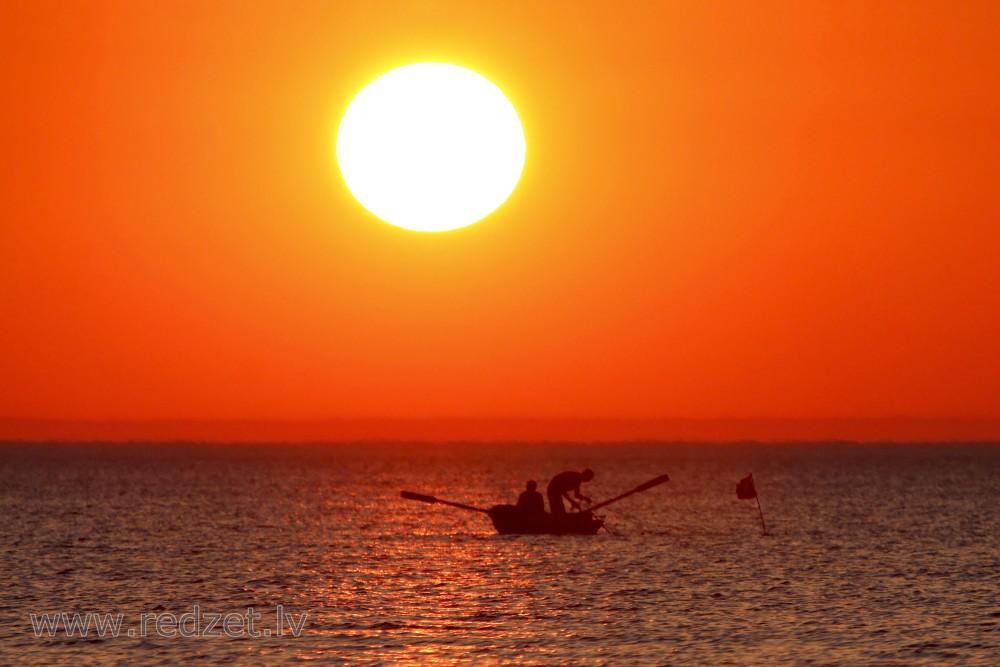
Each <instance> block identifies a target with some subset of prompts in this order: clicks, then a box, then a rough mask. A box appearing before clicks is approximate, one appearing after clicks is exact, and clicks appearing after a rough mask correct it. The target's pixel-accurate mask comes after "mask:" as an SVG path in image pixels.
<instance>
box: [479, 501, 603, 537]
mask: <svg viewBox="0 0 1000 667" xmlns="http://www.w3.org/2000/svg"><path fill="white" fill-rule="evenodd" d="M489 516H490V519H491V520H492V521H493V527H494V528H496V529H497V532H498V533H500V534H501V535H596V534H597V531H599V530H600V529H601V527H602V526H604V520H603V519H600V518H598V517H596V516H594V514H593V512H572V513H570V514H563V515H562V516H560V517H553V516H552V515H551V514H549V513H548V512H529V511H527V510H524V509H521V508H520V507H518V506H516V505H497V506H495V507H493V508H491V509H490V511H489Z"/></svg>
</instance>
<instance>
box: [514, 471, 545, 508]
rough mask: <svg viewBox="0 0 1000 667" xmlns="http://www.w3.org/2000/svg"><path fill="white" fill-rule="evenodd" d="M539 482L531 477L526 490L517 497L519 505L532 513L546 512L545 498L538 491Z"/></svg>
mask: <svg viewBox="0 0 1000 667" xmlns="http://www.w3.org/2000/svg"><path fill="white" fill-rule="evenodd" d="M537 489H538V482H536V481H535V480H533V479H529V480H528V483H527V484H526V485H525V489H524V491H522V492H521V495H520V496H518V498H517V506H518V507H520V508H521V509H522V510H524V511H526V512H531V513H532V514H542V513H544V512H545V500H543V499H542V494H540V493H539V492H538V491H537Z"/></svg>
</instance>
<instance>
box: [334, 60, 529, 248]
mask: <svg viewBox="0 0 1000 667" xmlns="http://www.w3.org/2000/svg"><path fill="white" fill-rule="evenodd" d="M524 150H525V144H524V130H523V129H522V128H521V121H520V119H519V118H518V117H517V112H516V111H514V107H513V106H512V105H511V103H510V102H509V101H507V98H506V97H504V94H503V93H502V92H500V89H499V88H497V87H496V86H495V85H493V84H492V83H490V82H489V81H487V80H486V79H485V78H484V77H482V76H480V75H479V74H476V73H475V72H472V71H469V70H467V69H465V68H462V67H457V66H455V65H446V64H442V63H419V64H416V65H406V66H405V67H400V68H399V69H394V70H392V71H391V72H388V73H386V74H383V75H382V76H380V77H379V78H377V79H375V80H374V81H372V82H371V83H370V84H368V85H367V86H365V88H364V89H363V90H362V91H361V92H360V93H358V94H357V96H356V97H355V98H354V100H353V101H351V104H350V105H349V106H348V107H347V111H346V112H345V113H344V117H343V118H342V119H341V121H340V127H339V128H338V130H337V162H338V164H339V165H340V171H341V173H342V174H343V175H344V181H345V182H346V183H347V188H348V189H349V190H350V191H351V194H353V195H354V197H355V198H356V199H357V200H358V201H359V202H361V205H362V206H364V207H365V208H366V209H368V210H369V211H371V212H372V213H374V214H375V215H376V216H378V217H379V218H381V219H382V220H385V221H386V222H388V223H391V224H393V225H396V226H398V227H404V228H406V229H413V230H417V231H423V232H441V231H445V230H449V229H456V228H458V227H464V226H466V225H470V224H472V223H474V222H476V221H478V220H481V219H482V218H484V217H485V216H487V215H489V214H490V213H491V212H492V211H494V210H495V209H496V208H497V207H498V206H500V204H502V203H503V202H504V201H505V200H506V199H507V197H508V196H510V193H511V192H513V190H514V186H516V185H517V181H518V179H519V178H520V176H521V169H522V168H523V167H524Z"/></svg>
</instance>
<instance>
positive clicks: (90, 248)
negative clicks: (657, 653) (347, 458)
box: [0, 0, 1000, 435]
mask: <svg viewBox="0 0 1000 667" xmlns="http://www.w3.org/2000/svg"><path fill="white" fill-rule="evenodd" d="M997 44H1000V3H997V2H995V1H993V0H988V1H983V2H971V1H968V2H954V3H952V2H936V1H935V2H929V1H928V2H922V1H912V2H875V1H871V2H791V1H789V2H764V3H747V2H718V3H706V2H653V3H646V2H641V3H640V2H635V3H629V4H625V5H622V4H620V3H609V2H577V3H572V4H568V3H555V2H552V3H539V2H533V1H532V2H519V1H510V0H505V1H503V2H499V1H484V2H457V1H456V2H432V1H430V0H423V1H413V2H369V1H366V2H346V1H345V2H295V3H278V2H207V3H206V2H118V3H107V2H12V1H11V2H7V1H5V2H3V4H2V10H0V90H2V99H3V100H4V105H3V110H2V111H0V114H2V121H3V122H2V123H0V137H2V140H0V141H2V147H3V150H2V158H0V160H2V161H0V167H2V180H0V183H2V185H0V187H2V192H0V221H2V222H0V267H2V269H0V316H2V326H0V378H2V382H0V417H15V418H42V419H67V420H146V419H160V420H188V419H195V420H217V419H224V420H230V419H240V420H247V419H268V420H301V419H333V418H338V419H339V418H346V419H410V418H457V419H476V418H541V419H547V418H567V419H577V418H583V419H604V418H607V419H622V420H628V419H670V418H685V419H713V418H720V417H725V418H751V419H753V418H793V419H811V418H874V417H878V418H882V417H912V418H921V419H924V418H966V417H978V418H990V419H998V418H1000V278H998V269H997V267H998V266H1000V226H998V222H1000V185H998V177H1000V176H998V175H1000V56H998V48H997ZM424 61H434V62H447V63H453V64H457V65H461V66H463V67H467V68H469V69H472V70H474V71H476V72H479V73H480V74H482V75H483V76H485V77H487V78H488V79H490V80H491V81H492V82H493V83H495V84H496V85H497V86H499V87H500V88H501V89H502V90H503V91H504V93H505V94H506V96H507V98H508V99H509V100H510V101H511V103H512V104H513V105H514V107H515V108H516V110H517V112H518V114H519V115H520V119H521V122H522V124H523V127H524V133H525V137H526V143H527V158H526V162H525V166H524V171H523V174H522V176H521V180H520V183H519V185H518V187H517V188H516V189H515V190H514V192H513V194H512V195H511V196H510V198H509V200H508V201H507V202H506V203H505V204H503V205H502V206H501V207H500V208H499V209H498V210H497V211H496V212H495V213H493V214H492V215H490V216H489V217H487V218H486V219H485V220H483V221H482V222H480V223H478V224H475V225H472V226H470V227H466V228H463V229H459V230H455V231H451V232H443V233H439V234H428V233H418V232H411V231H406V230H403V229H398V228H396V227H392V226H390V225H387V224H385V223H383V222H381V221H379V220H378V219H376V218H375V217H373V216H372V215H371V214H369V213H368V212H367V211H365V209H364V208H362V207H361V206H360V205H359V204H358V203H357V202H356V201H355V200H354V199H353V197H352V196H351V194H350V192H349V191H348V190H347V188H346V186H345V185H344V182H343V179H342V177H341V175H340V172H339V170H338V167H337V163H336V159H335V155H334V140H335V136H336V130H337V124H338V122H339V120H340V117H341V115H342V114H343V113H344V111H345V109H346V108H347V105H348V104H349V103H350V101H351V99H352V97H353V96H354V95H355V94H356V93H357V92H358V91H360V90H361V88H363V87H364V86H365V84H367V83H368V82H369V81H371V80H372V79H374V78H376V77H377V76H379V75H380V74H382V73H384V72H386V71H388V70H390V69H393V68H395V67H399V66H402V65H405V64H409V63H415V62H424ZM0 435H2V434H0Z"/></svg>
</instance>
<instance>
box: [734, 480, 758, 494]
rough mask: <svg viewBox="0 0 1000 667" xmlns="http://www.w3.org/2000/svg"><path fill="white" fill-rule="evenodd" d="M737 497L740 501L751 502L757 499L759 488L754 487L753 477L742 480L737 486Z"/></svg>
mask: <svg viewBox="0 0 1000 667" xmlns="http://www.w3.org/2000/svg"><path fill="white" fill-rule="evenodd" d="M736 497H737V498H739V499H740V500H750V499H751V498H756V497H757V487H755V486H754V485H753V475H748V476H746V477H744V478H743V479H741V480H740V481H739V483H738V484H737V485H736Z"/></svg>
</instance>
